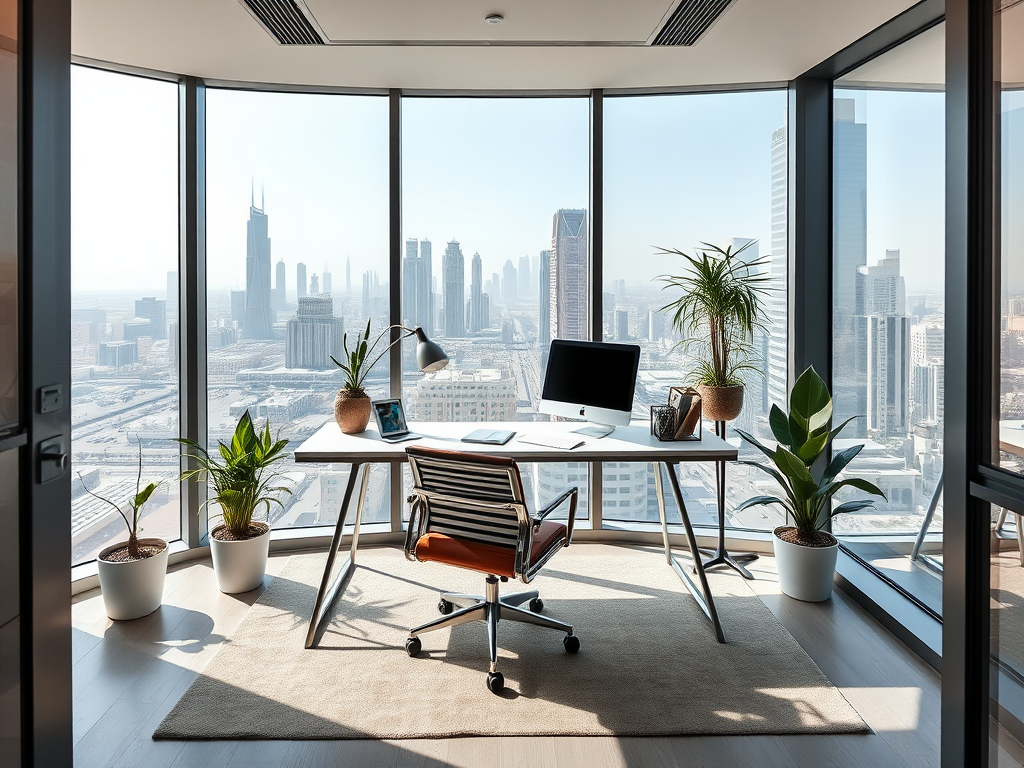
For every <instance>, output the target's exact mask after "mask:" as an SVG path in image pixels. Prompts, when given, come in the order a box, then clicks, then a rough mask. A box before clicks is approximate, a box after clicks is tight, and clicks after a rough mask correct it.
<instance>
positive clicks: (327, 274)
mask: <svg viewBox="0 0 1024 768" xmlns="http://www.w3.org/2000/svg"><path fill="white" fill-rule="evenodd" d="M323 278H324V279H323V283H324V293H330V292H331V273H330V271H329V270H328V269H327V265H326V264H324V275H323Z"/></svg>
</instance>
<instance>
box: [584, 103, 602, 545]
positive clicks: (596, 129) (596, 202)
mask: <svg viewBox="0 0 1024 768" xmlns="http://www.w3.org/2000/svg"><path fill="white" fill-rule="evenodd" d="M587 218H588V221H589V224H590V232H589V238H588V239H589V240H590V338H591V341H604V338H603V336H604V322H603V317H604V306H603V301H604V296H603V293H602V291H603V288H602V286H603V285H604V91H603V90H602V89H600V88H595V89H594V90H592V91H591V92H590V215H589V216H588V217H587ZM601 478H602V465H601V462H598V461H593V462H590V524H591V527H592V528H593V529H594V530H595V531H596V530H599V529H600V528H601V525H602V516H601V498H602V494H601Z"/></svg>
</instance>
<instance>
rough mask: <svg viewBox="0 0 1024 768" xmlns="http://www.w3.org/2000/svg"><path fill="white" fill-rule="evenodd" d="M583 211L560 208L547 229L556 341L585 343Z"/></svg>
mask: <svg viewBox="0 0 1024 768" xmlns="http://www.w3.org/2000/svg"><path fill="white" fill-rule="evenodd" d="M588 261H589V252H588V240H587V211H586V209H571V208H561V209H559V210H558V211H556V212H555V215H554V218H553V221H552V227H551V266H550V279H549V283H550V290H551V299H550V314H551V334H552V337H553V338H556V339H576V340H580V341H583V340H586V339H587V338H588V337H589V336H590V327H589V311H588V296H589V290H590V286H589V276H588V270H587V262H588Z"/></svg>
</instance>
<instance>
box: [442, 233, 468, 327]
mask: <svg viewBox="0 0 1024 768" xmlns="http://www.w3.org/2000/svg"><path fill="white" fill-rule="evenodd" d="M441 274H442V282H443V283H444V294H443V296H444V335H445V336H448V337H449V338H456V337H460V336H465V335H466V319H465V317H464V315H465V309H464V303H465V301H466V259H465V257H464V256H463V255H462V249H461V248H460V247H459V241H458V240H450V241H449V242H448V247H447V248H445V249H444V256H443V257H442V259H441Z"/></svg>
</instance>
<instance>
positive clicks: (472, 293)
mask: <svg viewBox="0 0 1024 768" xmlns="http://www.w3.org/2000/svg"><path fill="white" fill-rule="evenodd" d="M483 280H484V267H483V261H482V260H481V259H480V254H479V253H474V254H473V260H472V262H471V264H470V278H469V331H470V333H477V332H478V331H480V330H481V329H483V328H486V327H487V326H486V325H485V323H484V286H483Z"/></svg>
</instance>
